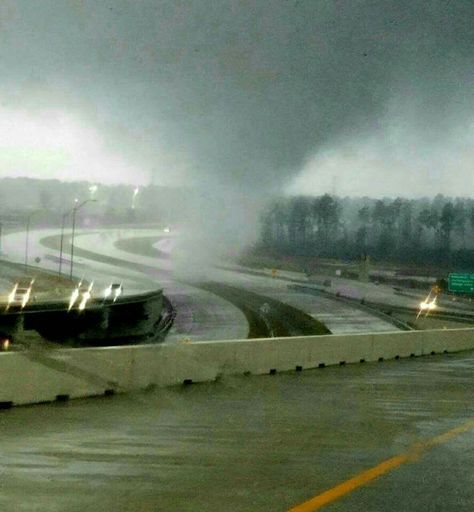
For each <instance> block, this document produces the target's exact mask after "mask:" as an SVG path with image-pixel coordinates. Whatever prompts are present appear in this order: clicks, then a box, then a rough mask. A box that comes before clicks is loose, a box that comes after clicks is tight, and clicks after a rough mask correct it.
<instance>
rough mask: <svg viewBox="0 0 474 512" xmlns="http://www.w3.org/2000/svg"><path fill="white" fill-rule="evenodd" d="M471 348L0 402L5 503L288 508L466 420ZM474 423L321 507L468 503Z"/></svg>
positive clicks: (471, 392)
mask: <svg viewBox="0 0 474 512" xmlns="http://www.w3.org/2000/svg"><path fill="white" fill-rule="evenodd" d="M473 375H474V353H472V352H471V353H465V354H459V355H444V356H433V357H424V358H415V359H409V360H399V361H393V362H384V363H373V364H360V365H348V366H344V367H334V368H325V369H318V370H309V371H304V372H300V373H287V374H277V375H275V376H263V377H243V376H242V377H235V378H227V379H225V380H223V381H220V382H217V383H212V384H199V385H192V386H188V387H178V388H173V389H167V390H156V391H154V392H149V393H138V394H135V395H128V396H115V397H108V398H99V399H89V400H81V401H73V402H69V403H66V404H50V405H40V406H32V407H24V408H16V409H12V410H8V411H2V412H1V414H0V432H1V436H0V454H1V466H2V479H1V492H0V508H1V509H2V510H5V511H10V510H15V511H43V510H44V511H46V510H47V511H48V512H56V511H58V512H59V511H97V510H105V511H109V510H111V511H112V510H113V511H116V512H125V511H127V512H128V511H130V512H131V511H134V512H142V511H150V512H151V511H153V512H174V511H176V512H178V511H179V512H186V511H193V512H194V511H196V512H198V511H199V512H200V511H214V510H216V511H217V510H218V511H231V512H234V511H235V512H239V511H248V512H254V511H255V512H259V511H262V512H263V511H282V512H283V511H287V510H289V509H290V508H291V507H292V506H294V505H296V504H299V503H302V502H304V501H305V500H308V499H309V498H311V497H313V496H315V495H317V494H319V493H321V492H322V491H325V490H327V489H331V488H332V487H333V486H335V485H337V484H339V483H341V482H343V481H345V480H346V479H348V478H350V477H352V476H354V475H357V474H358V473H359V472H361V471H363V470H366V469H368V468H371V467H373V466H376V465H377V464H379V463H380V462H382V461H384V460H386V459H387V458H390V457H392V456H394V455H397V454H400V453H407V452H408V453H410V452H411V451H412V450H413V448H412V447H413V445H414V444H417V443H425V442H427V440H429V439H431V438H432V437H433V436H436V435H438V434H440V433H443V432H446V431H449V430H450V429H452V428H454V427H457V426H458V425H461V424H464V423H465V422H466V421H470V420H472V419H473V418H474V402H473V397H474V379H473ZM473 447H474V430H473V429H470V430H467V431H466V432H464V433H462V434H459V435H458V436H455V437H452V438H451V439H449V440H447V441H446V442H443V443H440V444H439V445H438V446H434V447H432V449H430V450H427V451H426V452H425V453H424V454H422V456H421V457H414V458H413V460H412V461H411V462H408V463H405V464H402V465H401V466H400V467H398V468H396V469H394V470H393V471H391V472H389V473H387V474H385V475H383V476H380V477H379V478H378V479H376V480H374V481H372V482H371V483H370V484H368V485H364V486H362V487H359V488H357V489H355V490H353V491H352V492H350V493H348V494H346V495H345V496H343V497H341V498H340V499H338V500H336V501H334V502H332V503H329V504H328V505H326V506H325V507H324V508H323V509H327V510H328V511H351V512H352V511H377V512H378V511H381V510H383V511H390V512H391V511H397V512H398V511H412V510H419V511H443V512H444V511H453V512H454V511H456V512H467V511H469V512H471V511H472V510H473V504H474V485H473V483H474V481H473V478H474V448H473Z"/></svg>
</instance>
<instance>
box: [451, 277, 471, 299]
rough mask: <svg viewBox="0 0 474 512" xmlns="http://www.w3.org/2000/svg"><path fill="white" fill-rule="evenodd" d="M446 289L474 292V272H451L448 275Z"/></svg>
mask: <svg viewBox="0 0 474 512" xmlns="http://www.w3.org/2000/svg"><path fill="white" fill-rule="evenodd" d="M448 291H450V292H453V293H471V294H474V274H464V273H457V272H453V273H451V274H449V275H448Z"/></svg>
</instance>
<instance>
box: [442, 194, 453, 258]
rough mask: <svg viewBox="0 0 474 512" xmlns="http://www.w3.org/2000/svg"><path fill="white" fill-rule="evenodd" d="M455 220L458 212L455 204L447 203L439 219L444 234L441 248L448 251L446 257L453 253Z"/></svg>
mask: <svg viewBox="0 0 474 512" xmlns="http://www.w3.org/2000/svg"><path fill="white" fill-rule="evenodd" d="M455 219H456V212H455V210H454V206H453V203H452V202H451V201H448V202H447V203H445V204H444V206H443V209H442V210H441V216H440V219H439V222H440V226H441V233H442V244H441V247H442V248H443V249H445V250H446V251H447V255H446V256H448V255H449V253H450V251H451V233H452V231H453V228H454V223H455Z"/></svg>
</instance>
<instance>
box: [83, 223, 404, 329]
mask: <svg viewBox="0 0 474 512" xmlns="http://www.w3.org/2000/svg"><path fill="white" fill-rule="evenodd" d="M94 237H96V235H94V234H87V232H82V235H80V236H79V237H78V238H77V245H78V247H80V248H84V249H85V248H87V247H91V246H93V247H94V250H95V251H97V252H100V253H101V254H104V255H108V256H113V257H119V258H122V259H125V260H128V261H134V262H136V263H140V264H145V265H154V266H155V267H156V266H157V265H158V266H159V267H160V269H161V270H162V274H161V279H162V282H163V287H164V290H165V294H167V295H170V296H171V298H173V295H174V294H173V292H172V290H170V285H171V284H172V283H173V279H172V278H173V275H174V272H175V267H174V266H176V265H178V273H180V274H183V275H184V278H185V279H187V280H189V281H191V282H194V283H199V282H218V283H225V284H228V285H231V286H234V287H237V288H239V289H245V290H248V291H251V292H253V293H257V294H260V295H262V296H269V297H271V298H273V299H275V300H278V301H281V302H283V303H285V304H288V305H290V306H292V307H294V308H296V309H298V310H301V311H302V312H304V313H306V314H307V315H309V316H311V317H312V318H315V319H316V320H319V321H321V322H323V323H324V324H325V325H326V326H327V327H328V328H329V329H330V331H331V332H333V333H335V334H339V333H341V334H342V333H356V332H384V331H393V330H396V328H395V327H394V325H393V324H392V323H390V322H387V321H384V320H380V319H379V318H378V317H376V316H374V315H371V314H369V313H366V312H361V311H360V310H357V309H353V308H351V307H349V306H346V305H344V304H339V303H336V302H334V301H332V300H330V299H327V298H324V297H315V296H309V295H308V294H305V293H301V292H296V291H294V290H290V289H289V288H288V282H287V281H284V280H280V279H272V278H271V277H268V276H255V275H248V274H245V273H242V272H233V271H229V270H223V269H220V268H216V267H212V268H206V267H200V268H199V269H192V271H187V269H186V268H185V269H184V270H183V268H182V267H183V266H185V265H186V262H185V261H184V262H183V261H182V260H179V259H178V261H177V262H176V260H175V259H174V258H173V257H172V251H173V248H174V245H173V243H172V241H173V238H172V237H169V236H163V233H155V234H150V232H148V233H147V232H146V231H142V232H139V233H137V234H134V236H133V237H132V236H131V234H130V233H129V232H124V231H121V232H117V231H116V232H111V233H110V236H109V237H107V239H104V240H102V243H101V244H100V245H98V244H97V242H98V240H97V239H96V238H94ZM157 238H158V241H157ZM137 239H138V240H139V241H146V240H147V239H148V244H146V243H134V241H135V240H137ZM125 249H127V250H125ZM193 288H194V289H196V288H195V287H193ZM226 337H227V336H226ZM241 337H245V336H241ZM193 339H194V338H193Z"/></svg>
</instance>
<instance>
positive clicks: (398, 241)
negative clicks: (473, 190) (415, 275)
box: [258, 194, 474, 268]
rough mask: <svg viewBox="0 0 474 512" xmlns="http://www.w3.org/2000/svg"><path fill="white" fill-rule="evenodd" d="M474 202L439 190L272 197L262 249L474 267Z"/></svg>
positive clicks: (263, 221) (288, 253)
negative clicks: (409, 195)
mask: <svg viewBox="0 0 474 512" xmlns="http://www.w3.org/2000/svg"><path fill="white" fill-rule="evenodd" d="M473 235H474V200H473V199H466V198H449V197H445V196H443V195H441V194H438V195H437V196H436V197H434V198H421V199H403V198H400V197H397V198H396V199H387V198H384V199H371V198H368V197H364V198H351V197H344V198H338V197H335V196H332V195H329V194H325V195H322V196H319V197H307V196H297V197H291V198H279V199H277V200H275V201H273V202H272V203H271V204H270V205H269V206H268V207H267V208H266V210H265V211H264V212H263V214H262V216H261V232H260V240H259V244H258V246H259V249H260V250H263V251H267V252H268V251H270V252H273V253H279V254H281V255H285V256H292V255H295V256H315V257H323V258H340V259H349V260H354V259H358V258H360V257H363V256H366V255H369V256H370V257H372V258H374V259H377V260H380V261H391V262H405V263H408V262H411V263H418V264H420V263H425V264H426V263H432V264H445V265H450V266H453V265H454V266H457V267H465V268H468V267H469V266H472V265H474V236H473Z"/></svg>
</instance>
